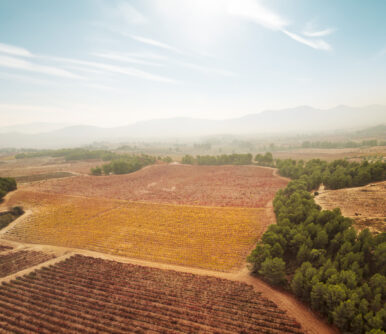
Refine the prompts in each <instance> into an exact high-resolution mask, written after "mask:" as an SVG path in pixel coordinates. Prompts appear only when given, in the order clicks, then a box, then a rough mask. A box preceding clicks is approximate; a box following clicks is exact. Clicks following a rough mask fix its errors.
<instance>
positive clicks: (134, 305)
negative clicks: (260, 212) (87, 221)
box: [0, 255, 302, 333]
mask: <svg viewBox="0 0 386 334" xmlns="http://www.w3.org/2000/svg"><path fill="white" fill-rule="evenodd" d="M58 283H59V284H58ZM0 328H1V329H0V332H2V333H9V332H14V333H128V332H130V333H181V332H182V333H302V330H301V329H300V325H299V324H298V323H297V322H296V321H295V320H293V319H291V318H290V317H288V316H287V315H286V313H285V312H284V311H283V310H281V309H279V308H278V307H277V306H276V305H275V304H274V303H272V302H270V301H269V300H267V299H266V298H264V297H263V296H261V294H260V293H257V292H254V291H253V288H252V286H250V285H247V284H245V283H240V282H234V281H228V280H224V279H219V278H214V277H209V276H198V275H193V274H187V273H178V272H175V271H166V270H160V269H154V268H148V267H141V266H136V265H131V264H122V263H118V262H113V261H106V260H102V259H95V258H91V257H85V256H80V255H77V256H73V257H71V258H69V259H67V260H65V261H62V262H59V263H57V264H55V265H53V266H50V267H46V268H41V269H38V270H36V271H34V272H32V273H30V274H28V275H25V276H23V277H18V278H17V279H15V280H13V281H11V282H8V283H5V284H3V285H2V286H0Z"/></svg>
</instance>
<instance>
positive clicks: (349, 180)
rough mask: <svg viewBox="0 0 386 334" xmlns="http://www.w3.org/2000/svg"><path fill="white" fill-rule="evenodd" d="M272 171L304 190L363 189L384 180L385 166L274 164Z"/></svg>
mask: <svg viewBox="0 0 386 334" xmlns="http://www.w3.org/2000/svg"><path fill="white" fill-rule="evenodd" d="M276 167H277V168H278V169H279V173H280V175H282V176H286V177H289V178H291V179H294V180H303V181H304V182H305V184H306V185H307V190H312V189H317V188H319V186H320V184H322V183H323V184H324V186H325V187H326V188H328V189H340V188H348V187H359V186H364V185H366V184H368V183H370V182H377V181H383V180H385V179H386V162H382V161H375V162H368V161H367V160H365V161H363V162H362V163H359V162H349V161H347V160H335V161H332V162H330V163H328V162H327V161H322V160H320V159H312V160H310V161H308V162H304V161H303V160H299V161H296V160H292V159H286V160H276Z"/></svg>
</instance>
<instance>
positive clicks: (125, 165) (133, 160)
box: [91, 154, 156, 175]
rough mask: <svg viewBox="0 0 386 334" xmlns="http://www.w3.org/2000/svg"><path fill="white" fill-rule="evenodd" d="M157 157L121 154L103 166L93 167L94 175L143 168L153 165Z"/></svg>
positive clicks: (126, 172) (130, 171)
mask: <svg viewBox="0 0 386 334" xmlns="http://www.w3.org/2000/svg"><path fill="white" fill-rule="evenodd" d="M155 162H156V158H155V157H152V156H150V155H146V154H141V155H120V156H119V158H118V159H115V160H113V161H111V162H110V163H107V164H104V165H102V166H101V167H100V166H97V167H95V168H91V174H92V175H102V174H105V175H110V174H128V173H132V172H135V171H137V170H139V169H141V168H142V167H144V166H147V165H152V164H154V163H155Z"/></svg>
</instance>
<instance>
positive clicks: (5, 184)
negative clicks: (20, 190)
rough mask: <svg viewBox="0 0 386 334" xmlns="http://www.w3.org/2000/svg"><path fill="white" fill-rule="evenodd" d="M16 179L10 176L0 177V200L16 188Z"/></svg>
mask: <svg viewBox="0 0 386 334" xmlns="http://www.w3.org/2000/svg"><path fill="white" fill-rule="evenodd" d="M16 188H17V186H16V181H15V179H13V178H11V177H0V200H1V199H2V198H3V197H4V196H5V195H6V194H7V193H9V192H10V191H12V190H16Z"/></svg>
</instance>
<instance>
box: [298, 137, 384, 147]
mask: <svg viewBox="0 0 386 334" xmlns="http://www.w3.org/2000/svg"><path fill="white" fill-rule="evenodd" d="M384 145H386V142H385V141H378V140H377V139H368V140H362V141H361V142H356V141H345V142H331V141H308V140H307V141H303V142H302V146H301V147H302V148H356V147H373V146H384Z"/></svg>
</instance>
